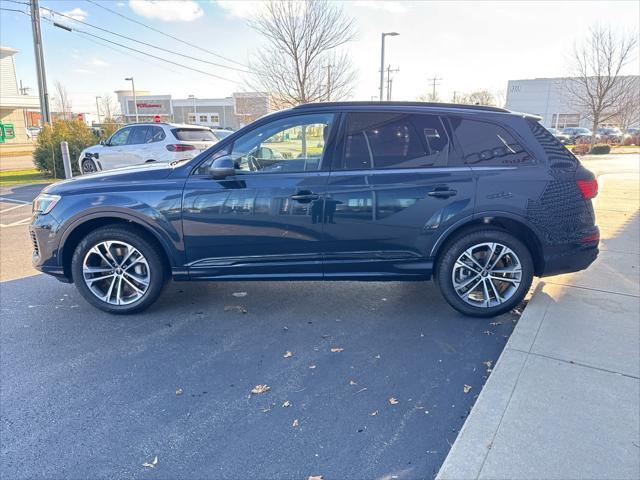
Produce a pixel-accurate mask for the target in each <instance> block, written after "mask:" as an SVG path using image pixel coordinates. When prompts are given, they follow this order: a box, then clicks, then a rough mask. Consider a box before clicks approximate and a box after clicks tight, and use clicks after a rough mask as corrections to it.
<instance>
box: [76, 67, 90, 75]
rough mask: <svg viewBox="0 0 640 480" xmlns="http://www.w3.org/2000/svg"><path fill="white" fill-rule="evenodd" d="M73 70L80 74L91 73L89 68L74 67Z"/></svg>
mask: <svg viewBox="0 0 640 480" xmlns="http://www.w3.org/2000/svg"><path fill="white" fill-rule="evenodd" d="M73 71H74V72H76V73H80V74H82V75H90V74H92V73H93V72H92V71H91V70H87V69H86V68H74V69H73Z"/></svg>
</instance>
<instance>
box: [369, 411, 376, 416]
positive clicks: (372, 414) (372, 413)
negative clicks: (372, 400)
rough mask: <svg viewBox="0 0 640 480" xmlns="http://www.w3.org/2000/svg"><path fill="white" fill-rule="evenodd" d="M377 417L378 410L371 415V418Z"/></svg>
mask: <svg viewBox="0 0 640 480" xmlns="http://www.w3.org/2000/svg"><path fill="white" fill-rule="evenodd" d="M376 415H378V410H376V411H375V412H371V413H370V414H369V416H370V417H375V416H376Z"/></svg>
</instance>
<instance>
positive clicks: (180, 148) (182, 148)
mask: <svg viewBox="0 0 640 480" xmlns="http://www.w3.org/2000/svg"><path fill="white" fill-rule="evenodd" d="M195 149H196V147H194V146H193V145H185V144H183V143H176V144H174V145H167V150H169V151H170V152H186V151H188V150H195Z"/></svg>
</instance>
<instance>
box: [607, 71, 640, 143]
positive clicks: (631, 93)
mask: <svg viewBox="0 0 640 480" xmlns="http://www.w3.org/2000/svg"><path fill="white" fill-rule="evenodd" d="M616 110H617V113H616V115H615V116H614V117H613V120H614V121H615V123H616V124H617V125H618V126H619V127H620V128H621V129H622V130H623V131H624V130H626V129H627V128H629V127H630V126H632V125H636V124H637V123H640V78H638V77H635V81H632V82H630V85H629V89H628V90H627V91H626V92H625V94H624V95H623V96H622V97H621V98H620V99H619V101H618V108H617V109H616Z"/></svg>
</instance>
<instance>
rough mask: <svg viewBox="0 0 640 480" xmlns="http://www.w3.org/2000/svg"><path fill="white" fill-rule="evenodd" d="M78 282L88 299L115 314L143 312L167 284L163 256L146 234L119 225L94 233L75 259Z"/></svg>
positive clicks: (73, 265)
mask: <svg viewBox="0 0 640 480" xmlns="http://www.w3.org/2000/svg"><path fill="white" fill-rule="evenodd" d="M71 272H72V275H73V279H74V283H75V284H76V288H77V289H78V291H79V292H80V294H81V295H82V296H83V297H84V299H85V300H86V301H87V302H89V303H90V304H91V305H93V306H94V307H96V308H99V309H100V310H103V311H105V312H108V313H113V314H131V313H136V312H141V311H142V310H144V309H146V308H147V307H149V306H150V305H151V304H152V303H153V302H155V301H156V300H157V299H158V297H159V296H160V293H161V292H162V289H163V287H164V285H165V283H166V277H167V275H166V273H165V268H164V265H163V256H162V253H161V252H160V251H159V247H157V246H156V245H154V244H153V243H152V242H150V241H149V240H148V238H147V236H146V235H145V234H144V232H141V231H139V230H137V229H131V228H123V227H119V226H106V227H102V228H98V229H97V230H94V231H92V232H91V233H89V234H88V235H87V236H86V237H84V238H83V239H82V240H81V241H80V243H79V244H78V246H77V247H76V249H75V252H74V254H73V258H72V260H71Z"/></svg>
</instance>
